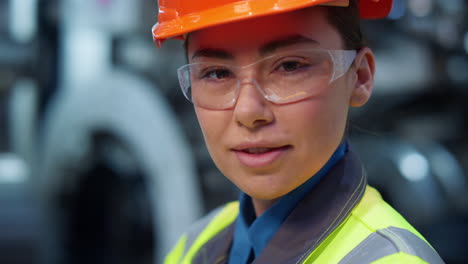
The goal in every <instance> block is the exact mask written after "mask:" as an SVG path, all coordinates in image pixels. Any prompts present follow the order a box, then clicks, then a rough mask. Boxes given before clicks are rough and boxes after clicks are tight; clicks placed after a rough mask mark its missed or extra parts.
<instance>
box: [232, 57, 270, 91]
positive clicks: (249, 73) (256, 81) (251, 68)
mask: <svg viewBox="0 0 468 264" xmlns="http://www.w3.org/2000/svg"><path fill="white" fill-rule="evenodd" d="M261 62H263V60H260V61H257V62H254V63H251V64H248V65H245V66H241V67H238V70H239V74H238V75H237V76H238V85H239V89H240V88H242V86H245V85H249V84H250V85H253V86H255V88H256V89H257V91H258V92H259V93H260V94H261V95H262V96H263V97H265V92H264V91H263V87H262V85H261V82H262V81H261V80H262V79H263V77H262V74H263V70H264V69H262V67H261V66H262V64H261ZM265 98H266V97H265Z"/></svg>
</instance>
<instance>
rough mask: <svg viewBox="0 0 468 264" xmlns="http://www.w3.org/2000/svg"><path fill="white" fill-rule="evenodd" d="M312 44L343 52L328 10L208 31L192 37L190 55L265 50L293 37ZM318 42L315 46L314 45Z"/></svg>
mask: <svg viewBox="0 0 468 264" xmlns="http://www.w3.org/2000/svg"><path fill="white" fill-rule="evenodd" d="M297 36H301V37H302V38H303V39H309V40H312V41H311V42H310V44H311V45H316V46H320V47H322V48H329V49H339V48H341V38H340V36H339V34H338V31H337V30H336V29H335V28H334V27H333V26H332V25H330V24H329V23H328V19H327V13H326V9H325V8H323V7H312V8H308V9H303V10H297V11H292V12H287V13H282V14H277V15H270V16H265V17H259V18H254V19H250V20H244V21H238V22H233V23H228V24H223V25H219V26H215V27H210V28H206V29H203V30H199V31H196V32H193V33H192V34H190V36H189V43H188V44H189V45H188V53H189V55H190V54H192V53H194V52H196V51H197V50H199V49H222V50H230V51H233V52H235V51H240V50H261V47H262V46H265V45H267V44H268V43H270V42H275V41H276V40H282V39H288V38H290V37H292V38H293V39H294V38H297ZM313 42H315V44H314V43H313Z"/></svg>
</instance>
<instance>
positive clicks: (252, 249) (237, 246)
mask: <svg viewBox="0 0 468 264" xmlns="http://www.w3.org/2000/svg"><path fill="white" fill-rule="evenodd" d="M346 151H347V145H346V143H342V144H341V145H340V146H339V147H338V148H337V150H336V151H335V153H333V155H332V156H331V158H330V159H329V160H328V161H327V163H326V164H325V165H324V166H323V167H322V169H320V170H319V171H318V172H317V173H316V174H315V175H314V176H313V177H311V178H310V179H309V180H307V181H306V182H305V183H303V184H302V185H301V186H299V187H297V188H296V189H295V190H293V191H292V192H290V193H288V194H286V195H285V196H283V197H281V199H279V200H278V201H277V202H276V203H275V204H274V205H273V206H272V207H270V208H269V209H268V210H266V211H265V212H264V213H263V214H262V215H261V216H260V217H259V218H256V217H255V210H254V208H253V204H252V198H251V197H250V196H248V195H247V194H245V193H243V192H242V193H241V196H240V199H239V203H240V211H239V216H238V217H237V220H236V223H235V230H234V239H233V240H234V241H233V244H232V248H231V252H230V254H229V262H228V263H229V264H248V263H251V262H252V261H253V260H254V259H255V257H257V256H259V255H260V253H261V252H262V250H263V249H264V248H265V247H266V245H267V244H268V242H269V241H270V239H271V238H272V237H273V235H274V234H275V233H276V231H277V230H278V229H279V227H280V226H281V224H282V223H283V222H284V220H285V219H286V217H287V216H288V215H289V214H290V213H291V211H292V210H293V209H294V208H295V207H296V205H297V204H298V203H299V201H300V200H302V198H304V196H305V195H306V194H307V193H308V192H310V191H311V190H312V189H313V188H314V186H315V185H317V183H318V182H319V181H320V180H321V179H322V178H323V176H324V175H325V174H327V173H328V171H329V170H330V169H331V168H332V167H333V166H334V165H335V164H336V163H337V162H338V161H339V160H340V159H341V158H342V157H343V156H344V154H345V152H346Z"/></svg>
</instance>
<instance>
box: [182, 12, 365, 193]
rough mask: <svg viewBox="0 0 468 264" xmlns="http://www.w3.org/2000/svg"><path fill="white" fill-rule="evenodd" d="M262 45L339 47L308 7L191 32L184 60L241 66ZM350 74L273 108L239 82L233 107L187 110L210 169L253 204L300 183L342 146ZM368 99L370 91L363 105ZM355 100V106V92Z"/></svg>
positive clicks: (352, 85)
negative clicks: (194, 120)
mask: <svg viewBox="0 0 468 264" xmlns="http://www.w3.org/2000/svg"><path fill="white" fill-rule="evenodd" d="M297 36H300V37H301V40H300V41H296V39H298V38H297ZM304 39H305V40H306V41H304ZM307 40H310V41H307ZM266 46H269V47H270V50H269V51H270V54H271V53H272V54H275V53H277V52H284V51H290V50H294V49H307V48H324V49H343V42H342V39H341V37H340V35H339V34H338V32H337V30H336V29H335V28H334V27H333V26H331V25H330V24H328V22H327V18H326V9H324V8H322V7H314V8H309V9H304V10H299V11H294V12H288V13H284V14H279V15H273V16H265V17H260V18H254V19H250V20H246V21H241V22H234V23H230V24H224V25H220V26H216V27H211V28H207V29H203V30H200V31H197V32H194V33H192V34H191V35H190V37H189V43H188V57H189V60H190V62H202V61H206V60H213V59H214V60H216V61H218V62H222V63H229V64H236V65H239V66H243V65H249V64H251V63H254V62H256V61H258V60H259V59H261V58H263V57H264V56H265V52H261V51H262V50H263V51H265V49H264V48H265V47H266ZM271 47H273V48H271ZM262 48H263V49H262ZM195 54H196V56H195V57H193V56H194V55H195ZM270 54H268V55H270ZM358 56H359V55H358ZM353 69H354V68H352V69H351V70H349V71H348V73H347V74H345V75H344V76H343V77H341V78H339V79H338V80H336V81H334V82H332V83H331V84H328V87H327V88H326V89H323V90H322V91H321V92H320V93H319V94H317V95H314V96H313V97H310V98H307V99H305V100H302V101H299V102H294V103H289V104H282V105H280V104H274V103H272V102H270V101H268V100H266V99H265V98H264V97H263V96H262V94H261V93H260V92H259V91H258V90H257V88H256V87H255V86H254V85H252V84H241V88H240V94H239V97H238V99H237V102H236V104H235V105H234V106H233V107H232V108H230V109H226V110H210V109H205V108H202V107H199V106H195V111H196V114H197V117H198V121H199V123H200V126H201V129H202V131H203V135H204V138H205V141H206V144H207V146H208V150H209V152H210V154H211V157H212V158H213V160H214V162H215V163H216V165H217V167H218V168H219V169H220V170H221V172H222V173H223V174H224V175H225V176H226V177H228V178H229V179H230V180H231V181H232V182H233V183H234V184H236V185H237V186H238V187H239V188H240V189H241V190H243V191H244V192H246V193H247V194H249V195H250V196H252V197H253V198H254V199H260V200H273V199H277V198H279V197H281V196H283V195H285V194H287V193H288V192H290V191H292V190H294V189H295V188H297V187H298V186H299V185H301V184H302V183H304V182H305V181H306V180H308V179H309V178H310V177H311V176H312V175H314V174H315V173H316V172H317V171H318V170H320V168H321V167H322V166H323V165H324V164H325V163H326V162H327V160H328V159H329V158H330V157H331V155H332V154H333V152H334V151H335V149H336V148H337V147H338V145H339V144H340V142H341V141H342V138H343V134H344V131H345V126H346V122H347V116H348V108H349V106H350V103H351V104H353V103H352V100H353V98H354V97H355V96H356V94H355V93H356V91H357V90H358V89H359V88H356V87H359V74H357V73H356V72H357V70H353ZM368 95H370V92H369V93H368V94H367V97H366V98H364V102H365V101H366V100H367V98H368ZM359 96H360V100H361V101H363V98H362V94H361V95H359ZM365 96H366V95H365ZM362 104H363V103H362ZM359 105H360V104H359Z"/></svg>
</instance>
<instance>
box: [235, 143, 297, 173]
mask: <svg viewBox="0 0 468 264" xmlns="http://www.w3.org/2000/svg"><path fill="white" fill-rule="evenodd" d="M291 148H292V146H291V145H286V146H282V147H276V148H268V147H251V148H245V149H240V150H236V149H234V150H233V151H234V153H236V156H237V158H238V159H239V161H240V162H241V163H242V164H243V165H245V166H247V167H250V168H261V167H266V166H268V165H271V164H272V163H273V162H275V161H276V160H277V159H279V158H280V157H281V156H283V155H284V154H285V153H286V152H287V151H289V150H290V149H291Z"/></svg>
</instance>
